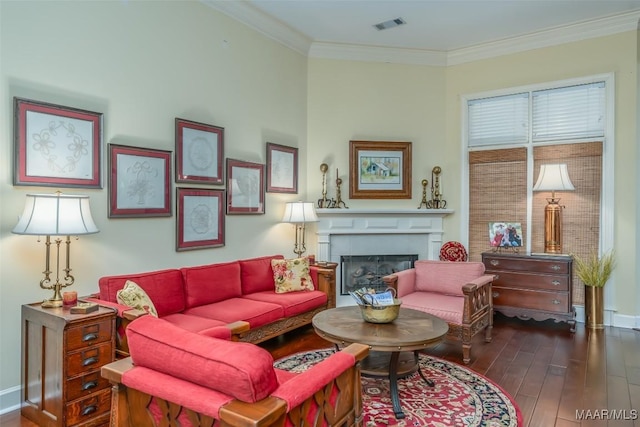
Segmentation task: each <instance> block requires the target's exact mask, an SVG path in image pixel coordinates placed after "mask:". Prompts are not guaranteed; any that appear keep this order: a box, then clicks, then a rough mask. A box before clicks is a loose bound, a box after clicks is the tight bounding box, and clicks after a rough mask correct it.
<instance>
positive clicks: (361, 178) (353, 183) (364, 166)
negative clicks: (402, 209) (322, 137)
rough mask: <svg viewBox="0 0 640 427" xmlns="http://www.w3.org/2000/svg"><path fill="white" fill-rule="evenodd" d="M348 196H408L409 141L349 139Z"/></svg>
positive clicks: (409, 186) (409, 193) (366, 197)
mask: <svg viewBox="0 0 640 427" xmlns="http://www.w3.org/2000/svg"><path fill="white" fill-rule="evenodd" d="M349 198H350V199H410V198H411V142H401V141H349Z"/></svg>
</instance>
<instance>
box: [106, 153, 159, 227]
mask: <svg viewBox="0 0 640 427" xmlns="http://www.w3.org/2000/svg"><path fill="white" fill-rule="evenodd" d="M109 171H110V174H109V217H110V218H115V217H128V218H133V217H154V216H171V193H170V191H169V190H170V188H171V174H170V171H171V152H170V151H165V150H154V149H150V148H139V147H129V146H126V145H116V144H109Z"/></svg>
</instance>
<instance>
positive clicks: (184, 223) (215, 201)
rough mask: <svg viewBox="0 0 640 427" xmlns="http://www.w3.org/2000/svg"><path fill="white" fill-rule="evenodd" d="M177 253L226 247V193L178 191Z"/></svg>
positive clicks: (194, 190)
mask: <svg viewBox="0 0 640 427" xmlns="http://www.w3.org/2000/svg"><path fill="white" fill-rule="evenodd" d="M176 193H177V194H176V201H177V203H176V205H177V207H176V211H177V214H176V218H177V219H176V221H177V224H176V230H177V236H176V250H177V251H186V250H192V249H204V248H217V247H220V246H224V203H225V194H224V190H211V189H203V188H178V189H176Z"/></svg>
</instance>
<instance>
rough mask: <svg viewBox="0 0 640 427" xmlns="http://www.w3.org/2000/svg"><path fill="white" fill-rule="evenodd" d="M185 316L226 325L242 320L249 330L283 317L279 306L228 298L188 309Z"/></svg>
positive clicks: (282, 310) (282, 311)
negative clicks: (220, 322)
mask: <svg viewBox="0 0 640 427" xmlns="http://www.w3.org/2000/svg"><path fill="white" fill-rule="evenodd" d="M184 313H185V314H189V315H193V316H200V317H206V318H208V319H216V320H221V321H223V322H226V323H231V322H235V321H236V320H244V321H245V322H249V325H250V327H251V328H257V327H258V326H262V325H266V324H267V323H272V322H275V321H276V320H279V319H282V318H283V317H284V309H283V308H282V306H281V305H278V304H271V303H268V302H263V301H253V300H250V299H246V298H229V299H227V300H224V301H218V302H214V303H212V304H206V305H201V306H198V307H193V308H188V309H187V310H186V311H185V312H184Z"/></svg>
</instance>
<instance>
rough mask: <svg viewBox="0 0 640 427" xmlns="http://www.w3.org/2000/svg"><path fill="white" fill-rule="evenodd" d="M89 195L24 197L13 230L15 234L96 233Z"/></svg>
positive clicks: (56, 234)
mask: <svg viewBox="0 0 640 427" xmlns="http://www.w3.org/2000/svg"><path fill="white" fill-rule="evenodd" d="M98 231H100V230H98V227H96V224H95V223H94V222H93V217H92V216H91V208H90V206H89V196H79V195H66V194H27V201H26V203H25V206H24V212H22V216H20V219H19V220H18V224H17V225H16V226H15V227H14V228H13V230H12V232H13V233H15V234H33V235H38V236H68V235H73V236H77V235H80V234H93V233H97V232H98Z"/></svg>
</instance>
